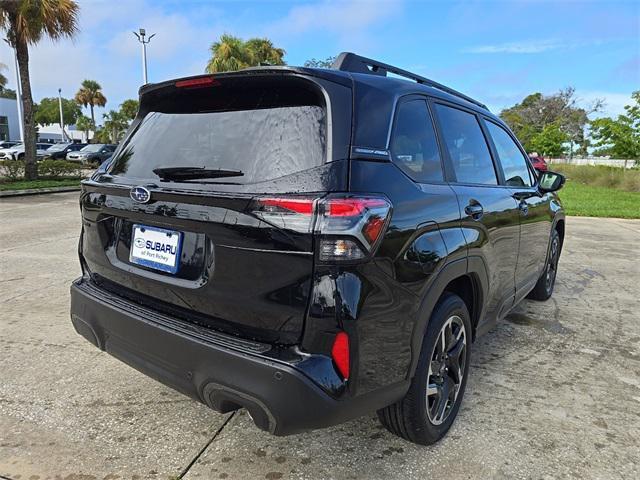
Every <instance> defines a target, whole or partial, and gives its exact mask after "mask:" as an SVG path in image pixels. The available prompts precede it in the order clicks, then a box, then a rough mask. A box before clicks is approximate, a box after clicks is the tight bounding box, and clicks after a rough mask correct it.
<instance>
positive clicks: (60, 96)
mask: <svg viewBox="0 0 640 480" xmlns="http://www.w3.org/2000/svg"><path fill="white" fill-rule="evenodd" d="M58 107H59V108H60V131H61V132H62V141H63V142H64V141H65V140H66V139H67V136H66V135H65V133H64V115H63V114H62V89H61V88H59V89H58Z"/></svg>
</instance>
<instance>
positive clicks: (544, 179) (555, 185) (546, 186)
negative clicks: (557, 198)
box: [538, 171, 566, 193]
mask: <svg viewBox="0 0 640 480" xmlns="http://www.w3.org/2000/svg"><path fill="white" fill-rule="evenodd" d="M565 180H566V178H565V176H564V175H562V174H560V173H556V172H549V171H548V172H542V174H541V175H540V180H539V182H538V185H539V188H540V191H541V192H545V193H546V192H556V191H558V190H560V189H561V188H562V186H563V185H564V182H565Z"/></svg>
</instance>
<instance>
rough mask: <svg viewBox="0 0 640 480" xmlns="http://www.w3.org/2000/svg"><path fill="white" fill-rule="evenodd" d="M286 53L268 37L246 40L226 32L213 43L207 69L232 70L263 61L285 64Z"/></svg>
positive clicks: (216, 70)
mask: <svg viewBox="0 0 640 480" xmlns="http://www.w3.org/2000/svg"><path fill="white" fill-rule="evenodd" d="M285 53H286V52H285V51H284V50H283V49H282V48H276V47H274V45H273V42H271V40H269V39H267V38H251V39H249V40H247V41H244V40H242V39H240V38H238V37H234V36H233V35H229V34H226V33H225V34H223V35H221V36H220V40H218V41H217V42H214V43H213V44H212V45H211V59H210V60H209V63H208V64H207V67H206V69H205V70H206V71H207V72H208V73H215V72H232V71H236V70H241V69H243V68H247V67H255V66H257V65H260V64H261V63H268V64H269V65H285V61H284V55H285Z"/></svg>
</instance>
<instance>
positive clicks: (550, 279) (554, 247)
mask: <svg viewBox="0 0 640 480" xmlns="http://www.w3.org/2000/svg"><path fill="white" fill-rule="evenodd" d="M559 254H560V240H559V239H558V237H557V236H555V237H553V240H552V242H551V251H550V252H549V260H548V261H547V268H546V272H545V280H544V287H545V289H546V290H547V292H550V291H551V289H552V288H553V284H554V282H555V280H556V273H557V271H558V257H559Z"/></svg>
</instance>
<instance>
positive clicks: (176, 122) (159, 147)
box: [110, 105, 326, 183]
mask: <svg viewBox="0 0 640 480" xmlns="http://www.w3.org/2000/svg"><path fill="white" fill-rule="evenodd" d="M325 124H326V121H325V111H324V108H322V107H320V106H316V105H301V106H293V107H275V108H263V109H254V110H240V111H225V112H209V113H158V112H151V113H149V114H147V115H146V117H145V118H144V119H143V120H142V122H141V124H140V125H139V127H138V129H137V131H136V132H135V134H134V135H133V137H132V138H131V140H130V141H129V143H128V144H127V145H126V146H125V148H123V149H122V151H121V153H120V154H119V155H118V157H117V158H116V159H115V161H114V163H113V166H112V169H111V172H110V173H111V174H113V175H122V176H126V177H134V178H144V179H149V178H151V179H154V180H157V179H158V176H157V175H156V174H155V173H153V170H154V169H158V168H166V167H171V166H180V167H201V168H202V167H204V168H208V169H232V170H239V171H241V172H243V175H242V177H238V178H233V181H234V182H238V183H256V182H262V181H266V180H271V179H275V178H279V177H282V176H285V175H289V174H291V173H295V172H299V171H302V170H306V169H308V168H312V167H315V166H317V165H321V164H322V163H323V161H324V158H325V137H326V133H325V131H326V126H325ZM208 181H224V180H221V179H218V180H208Z"/></svg>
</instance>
